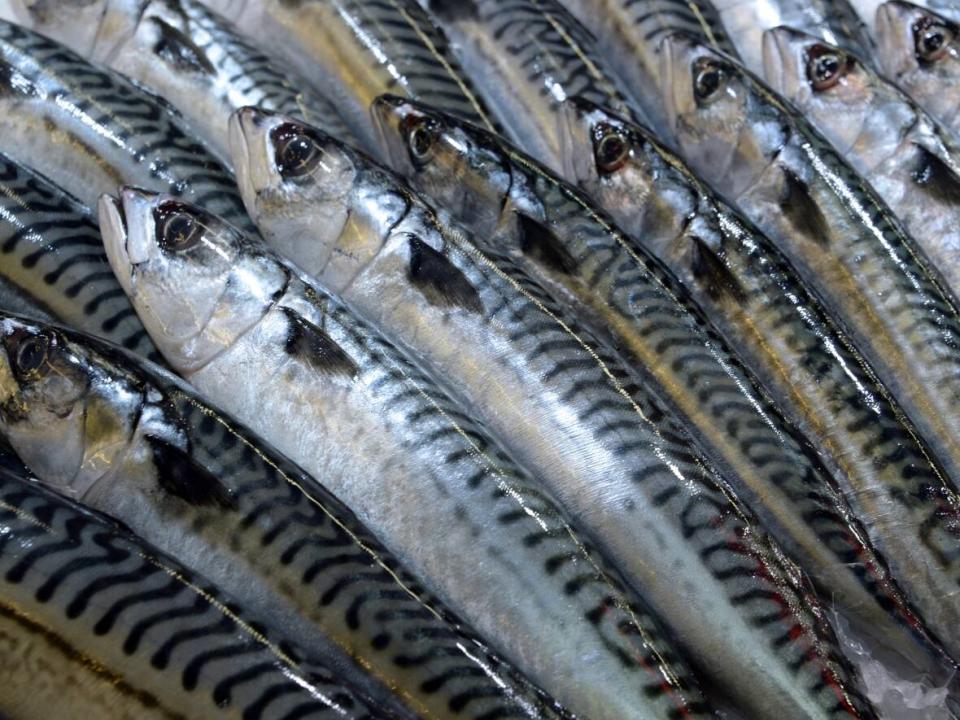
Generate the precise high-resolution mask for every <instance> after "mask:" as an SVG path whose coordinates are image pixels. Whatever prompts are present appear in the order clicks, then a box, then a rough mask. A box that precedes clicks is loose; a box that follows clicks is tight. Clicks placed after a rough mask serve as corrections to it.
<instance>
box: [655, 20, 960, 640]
mask: <svg viewBox="0 0 960 720" xmlns="http://www.w3.org/2000/svg"><path fill="white" fill-rule="evenodd" d="M665 57H666V58H667V59H668V62H667V64H666V66H665V73H668V74H669V75H668V77H669V78H670V81H671V82H670V87H671V92H670V94H669V96H668V98H667V99H666V102H667V105H668V107H670V108H671V110H672V112H673V114H674V117H675V118H676V122H675V123H674V127H675V137H676V139H677V141H678V144H679V146H680V147H681V150H682V154H683V155H684V157H685V159H686V160H687V162H689V163H690V165H691V166H692V167H694V168H695V169H696V170H697V171H698V172H700V173H701V174H702V176H703V177H704V178H705V179H706V180H707V181H708V182H711V183H712V184H713V185H714V187H717V188H720V189H721V190H722V192H723V193H724V195H725V196H726V198H727V199H728V200H730V201H732V202H735V203H737V204H738V205H739V206H740V208H741V209H742V210H743V211H744V212H745V213H746V215H747V216H748V217H749V218H750V219H751V220H752V221H753V222H754V223H756V225H757V226H758V227H759V228H760V229H761V230H762V231H763V232H765V234H767V236H768V237H771V238H772V239H773V241H774V242H775V243H776V244H777V246H778V247H779V248H780V250H781V251H782V252H783V253H784V254H785V255H787V257H788V258H789V259H790V261H791V263H792V264H793V266H794V267H795V268H796V269H797V271H798V272H799V273H800V275H801V277H803V278H804V279H805V280H806V281H807V283H808V284H809V285H810V287H811V288H812V289H814V290H815V292H816V293H817V295H818V296H819V297H820V298H821V299H822V300H823V302H824V305H825V306H826V307H827V308H828V309H829V311H830V312H831V313H832V314H833V315H834V317H835V318H837V319H838V320H839V321H840V324H841V327H843V329H844V330H845V331H846V332H847V334H848V336H849V337H850V338H851V340H852V341H853V343H854V345H855V346H856V347H857V348H859V349H860V350H861V352H862V353H863V355H864V356H865V357H866V358H867V359H868V361H869V362H870V363H871V366H872V367H873V368H874V370H875V371H876V373H877V375H878V377H879V378H880V380H881V381H882V382H883V383H884V385H885V386H886V387H887V388H888V390H890V392H891V394H892V395H893V396H894V397H895V398H896V400H897V401H898V403H899V404H900V406H901V407H902V408H903V410H904V411H905V412H906V413H907V415H908V417H909V418H910V419H911V421H912V422H913V423H914V424H915V425H916V426H917V428H918V429H919V430H920V431H921V434H922V436H923V438H924V439H925V440H926V441H927V444H928V447H929V448H930V450H931V451H932V452H933V453H935V455H936V458H937V460H939V461H940V463H941V464H942V466H943V467H944V468H945V469H946V471H947V474H948V476H949V477H951V478H956V477H960V473H958V470H957V468H958V464H957V459H958V458H960V454H958V453H957V448H956V447H955V445H956V443H955V438H956V437H957V435H956V432H955V430H956V428H958V427H960V424H958V421H960V418H958V417H957V415H956V409H957V408H956V404H955V401H954V397H957V396H960V318H958V315H957V312H956V308H955V305H954V301H953V298H952V297H951V296H950V294H949V293H947V292H945V291H944V290H943V289H942V288H941V286H940V284H939V282H938V280H937V279H936V278H935V277H934V276H933V274H932V273H931V272H930V271H929V270H928V268H927V265H926V261H925V259H924V258H923V255H922V253H921V252H920V251H919V250H918V248H917V247H916V246H915V244H914V242H913V240H912V239H911V238H910V237H909V236H907V235H906V234H905V233H904V232H903V230H902V227H901V226H900V224H899V223H898V221H897V220H896V219H895V217H894V216H893V213H892V212H891V211H890V210H889V208H887V207H886V205H885V204H884V203H883V202H882V201H881V200H880V199H879V197H878V196H877V195H876V194H875V193H874V191H873V190H872V189H871V188H870V187H869V185H867V184H866V183H865V182H864V181H863V180H862V179H861V178H860V176H859V175H857V174H856V172H855V171H854V170H853V169H852V168H851V167H850V166H849V165H848V164H847V163H846V162H845V161H844V160H843V159H842V158H841V157H840V156H839V155H838V154H837V153H836V151H835V150H834V149H833V148H832V147H831V146H830V145H829V144H828V143H827V142H826V141H825V140H824V139H823V138H822V136H820V135H819V134H818V133H817V132H816V131H815V130H813V128H811V127H810V126H809V125H807V123H806V122H805V121H804V120H803V118H802V117H801V116H800V115H799V114H798V113H797V112H796V111H795V110H794V109H792V108H791V107H790V106H789V105H787V104H786V103H784V102H783V101H782V100H780V99H779V98H778V97H777V96H776V95H774V94H773V93H772V92H771V91H770V90H769V89H767V88H766V87H765V86H764V85H763V84H762V82H761V81H759V80H758V79H756V78H755V77H753V76H752V75H750V74H749V73H747V72H745V71H742V70H741V69H739V68H738V67H736V66H735V65H733V64H732V63H731V62H730V61H729V60H727V59H725V58H722V57H720V56H718V55H716V54H714V53H713V52H712V51H711V50H709V49H708V48H706V47H704V46H701V45H698V44H696V43H694V42H692V41H690V40H688V39H686V38H670V39H668V41H667V44H666V46H665ZM694 86H696V87H697V88H699V89H700V93H701V98H700V100H699V101H698V100H697V99H696V98H695V90H694ZM953 502H954V501H953V500H952V499H949V503H948V505H949V506H950V509H949V511H950V512H953V511H954V510H953V508H954V507H955V506H954V505H953V504H952V503H953ZM956 540H957V536H956V532H955V531H952V532H951V533H950V534H949V536H948V537H942V538H938V539H937V541H936V544H939V543H944V546H943V548H944V551H945V552H946V553H947V554H948V555H951V554H952V552H951V551H950V550H949V548H950V547H951V546H952V545H953V544H954V543H955V542H956ZM951 597H953V596H951ZM958 609H960V608H953V607H952V604H948V603H943V605H942V606H941V613H940V614H939V615H938V616H933V617H930V616H928V617H926V618H925V619H926V620H927V622H928V623H929V625H930V627H931V629H932V630H933V632H934V634H936V635H937V636H938V637H939V638H940V639H941V641H942V642H943V643H944V644H945V646H946V647H947V648H948V650H950V652H951V655H952V656H954V657H956V656H957V649H958V647H960V645H958V641H960V638H958V637H956V635H955V629H956V627H957V625H956V623H955V622H953V620H952V619H951V618H953V616H954V615H955V613H956V612H957V610H958Z"/></svg>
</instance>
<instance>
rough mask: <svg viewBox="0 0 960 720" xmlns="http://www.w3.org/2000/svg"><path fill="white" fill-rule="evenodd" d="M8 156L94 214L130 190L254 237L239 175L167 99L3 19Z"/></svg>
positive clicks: (1, 146) (0, 58)
mask: <svg viewBox="0 0 960 720" xmlns="http://www.w3.org/2000/svg"><path fill="white" fill-rule="evenodd" d="M0 109H2V112H3V121H4V122H3V134H2V136H0V152H3V153H5V154H6V155H7V156H8V157H10V158H11V159H12V160H15V161H17V162H20V163H22V164H24V165H26V166H28V167H30V168H32V169H34V170H37V171H38V172H41V173H42V174H44V175H46V176H47V177H49V178H50V179H51V180H53V181H54V182H55V183H57V184H58V185H60V186H61V187H63V188H64V189H65V190H67V192H69V193H71V194H72V195H74V196H76V197H77V198H78V199H79V200H80V202H82V203H83V204H85V205H86V206H87V207H93V206H94V205H96V202H97V199H98V198H99V196H100V195H101V194H102V193H104V192H113V191H115V190H116V188H117V186H118V185H121V184H124V183H130V184H135V185H139V186H142V187H147V188H155V189H158V190H164V191H166V192H169V193H171V194H172V195H177V196H180V197H183V198H184V199H190V200H192V201H193V202H196V203H198V204H200V205H202V206H204V207H206V208H209V209H210V210H212V211H214V212H217V213H218V214H220V215H223V216H224V217H225V218H227V219H228V220H229V221H230V222H232V223H234V224H236V225H238V226H239V227H244V228H247V229H250V230H251V231H252V226H251V224H250V220H249V218H248V217H247V216H246V214H245V213H244V211H243V204H242V203H241V202H240V199H239V197H238V195H237V192H236V186H235V184H234V179H233V175H232V174H231V173H230V172H229V171H228V170H227V169H226V168H225V167H224V166H223V165H222V164H221V163H220V162H219V161H217V159H216V158H215V157H214V156H213V155H212V154H211V153H210V151H208V150H207V149H206V147H205V146H203V145H201V144H200V143H199V142H198V141H196V140H194V139H193V137H192V135H191V131H190V129H189V128H188V127H187V125H186V124H185V123H184V122H183V120H182V118H181V117H180V116H179V115H178V114H177V113H176V112H175V111H174V110H173V109H172V108H171V107H170V106H169V105H168V104H166V103H165V102H164V101H163V100H161V99H160V98H158V97H156V96H154V95H151V94H150V93H148V92H146V91H144V90H143V89H141V88H140V87H138V86H136V85H134V84H133V83H131V82H130V81H128V80H126V79H125V78H123V77H122V76H120V75H118V74H117V73H114V72H111V71H109V70H104V69H100V68H98V67H96V66H94V65H91V64H90V63H88V62H87V61H86V60H84V59H83V58H81V57H80V56H79V55H77V54H75V53H74V52H72V51H70V50H68V49H67V48H66V47H64V46H62V45H60V44H59V43H56V42H54V41H52V40H49V39H47V38H45V37H43V36H41V35H37V34H36V33H33V32H31V31H29V30H26V29H24V28H21V27H19V26H17V25H14V24H12V23H9V22H2V21H0Z"/></svg>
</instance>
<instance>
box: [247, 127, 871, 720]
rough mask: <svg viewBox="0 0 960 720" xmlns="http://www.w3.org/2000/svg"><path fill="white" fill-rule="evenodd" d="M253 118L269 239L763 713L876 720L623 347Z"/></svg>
mask: <svg viewBox="0 0 960 720" xmlns="http://www.w3.org/2000/svg"><path fill="white" fill-rule="evenodd" d="M235 117H236V120H235V122H234V124H233V126H232V131H233V132H232V135H231V144H232V146H233V147H234V157H235V163H236V165H237V167H238V169H239V168H243V169H242V170H240V175H239V177H240V180H241V187H242V188H243V192H244V197H245V199H246V200H247V202H248V207H249V209H250V211H251V212H252V213H253V216H254V217H256V219H257V222H258V224H259V226H260V227H261V231H262V232H263V233H264V237H265V239H267V242H269V243H271V244H273V245H275V246H276V247H277V248H278V249H279V250H280V251H281V252H282V253H284V254H286V255H288V256H292V257H293V259H294V260H295V261H296V262H298V263H300V264H301V267H304V268H305V269H306V270H307V271H308V272H311V273H313V274H315V275H316V276H317V277H318V278H319V279H320V280H321V282H322V283H324V285H325V286H327V287H328V288H329V289H330V291H331V292H336V293H338V294H340V295H341V296H342V298H343V300H344V301H345V302H347V303H348V304H349V305H350V306H351V307H352V308H354V309H355V310H356V311H357V312H358V313H360V314H361V315H363V316H364V317H365V318H367V319H368V320H369V321H370V322H371V323H373V324H375V325H376V326H377V327H378V328H380V330H381V331H382V332H383V333H384V334H386V335H388V336H389V337H391V338H392V339H395V341H396V342H397V343H398V344H401V345H402V346H403V347H404V348H405V349H406V350H407V351H408V352H410V353H411V354H412V355H413V356H414V357H415V358H417V360H418V362H420V363H421V364H422V365H423V366H424V367H425V368H427V369H428V370H429V371H430V372H431V373H432V374H433V375H434V377H437V378H442V379H443V381H444V382H445V383H446V385H447V387H448V389H449V390H450V391H451V392H452V393H453V394H455V396H456V397H457V398H458V399H459V400H460V401H461V402H463V403H464V404H466V405H468V406H469V408H470V411H471V413H473V414H474V416H475V417H476V418H477V419H478V420H479V421H481V422H483V423H484V424H485V425H486V426H487V427H488V428H489V429H490V430H491V432H493V433H495V434H496V435H497V436H498V437H499V438H500V439H501V441H502V442H503V443H504V444H505V445H506V447H507V448H508V450H509V452H511V454H513V455H514V457H515V458H516V459H517V461H518V462H519V463H520V464H521V465H524V466H526V467H529V468H531V470H532V471H533V472H534V473H535V474H536V476H537V477H539V478H541V479H542V481H543V482H544V483H546V484H547V485H548V486H549V487H550V488H551V490H552V491H553V492H554V493H555V494H556V495H557V497H558V499H559V500H560V501H561V502H562V503H564V505H565V506H566V507H567V509H568V510H569V511H570V512H571V513H573V514H574V516H575V518H576V522H577V524H578V525H579V526H580V527H583V528H584V529H585V530H586V531H587V532H590V533H591V534H592V535H593V536H594V537H595V538H596V539H597V540H598V542H599V543H600V544H601V545H602V547H603V548H604V549H605V550H606V552H607V553H609V555H610V556H611V558H612V559H613V560H614V561H615V562H616V563H617V564H618V566H619V567H620V569H621V570H622V571H623V572H624V574H625V575H626V577H627V579H628V581H630V582H631V584H632V585H633V586H634V588H636V589H637V591H638V592H640V593H641V594H642V595H644V597H645V598H646V599H647V601H648V602H649V603H650V604H651V605H652V606H653V607H654V609H655V610H656V611H657V612H658V613H659V614H660V615H661V617H662V618H663V620H664V621H665V622H666V623H667V624H668V625H669V626H670V627H671V629H672V630H673V632H674V633H675V634H676V635H677V638H678V640H679V641H680V642H681V643H682V644H683V647H684V648H685V649H686V650H687V652H689V653H691V656H692V657H693V658H694V659H695V661H696V663H697V665H698V667H699V668H700V669H701V670H702V671H703V672H705V673H707V674H709V675H712V678H711V679H712V680H714V681H716V682H715V683H714V684H716V685H717V686H718V687H720V688H722V692H726V693H732V694H734V695H735V696H736V699H737V701H738V703H739V704H740V705H741V706H742V707H749V708H750V712H751V715H752V716H753V717H764V716H766V714H767V713H768V712H769V708H771V707H777V708H778V711H779V712H780V713H783V714H786V715H792V716H794V717H811V716H812V717H845V716H852V717H872V715H873V711H872V710H871V709H870V707H869V705H868V704H866V703H865V702H863V701H862V700H861V699H860V697H859V695H858V693H857V691H856V690H855V689H854V687H853V685H852V684H851V683H852V680H851V678H850V676H849V675H848V670H847V669H846V668H845V665H844V663H843V661H842V660H840V659H839V657H840V656H839V651H838V650H835V649H834V646H833V640H832V639H831V630H830V628H829V625H828V623H827V622H826V618H825V617H824V616H823V615H822V614H821V613H820V610H819V608H820V606H819V603H818V601H817V600H816V598H815V596H813V595H812V594H811V593H810V592H809V589H808V588H807V587H806V585H805V581H804V580H803V576H802V573H800V571H799V570H798V569H797V568H796V566H795V565H793V563H792V562H791V561H790V560H789V559H788V558H787V557H786V556H785V555H784V553H783V552H782V551H781V550H779V548H778V547H777V546H776V545H774V544H773V543H772V542H771V541H769V539H768V538H767V537H766V535H765V533H764V531H763V530H762V529H761V528H760V527H759V526H758V525H757V523H756V521H755V520H754V518H753V516H752V515H751V514H750V512H749V511H747V510H746V509H745V508H744V507H743V505H742V504H741V503H740V502H739V500H738V499H737V498H736V496H735V494H734V493H733V492H732V491H731V490H730V488H729V487H728V486H727V485H726V484H725V483H723V482H722V481H720V480H718V479H717V477H716V476H715V474H714V473H713V472H712V471H711V470H710V468H708V467H707V466H706V465H705V464H704V463H703V462H702V461H701V460H700V459H699V456H698V455H697V453H696V451H695V450H694V449H693V448H692V447H691V446H690V445H689V444H688V438H687V436H686V434H685V432H684V430H683V429H682V428H679V427H678V426H677V425H676V423H674V422H672V421H671V420H670V417H669V416H668V415H667V413H666V412H665V411H664V409H663V408H661V407H660V405H659V404H658V403H657V402H656V401H655V400H654V399H653V398H652V397H651V396H650V395H649V394H648V393H647V392H646V391H645V390H644V389H643V388H641V387H639V386H638V385H637V384H636V383H634V382H633V380H632V376H631V373H630V372H629V371H628V370H627V369H626V368H625V367H624V366H623V364H622V363H621V361H620V360H619V359H618V358H617V357H616V356H615V355H613V354H612V353H610V352H609V351H608V350H607V349H606V348H605V347H604V346H603V345H600V344H597V343H596V342H594V341H593V340H592V338H591V337H590V336H589V335H587V334H585V333H584V332H583V331H582V330H580V329H579V327H578V323H577V321H576V320H575V319H573V318H572V317H571V316H570V315H568V314H566V313H565V312H564V311H563V310H562V309H561V308H559V307H558V306H557V305H556V304H555V303H554V302H553V301H552V300H551V299H550V298H549V297H548V295H547V294H546V293H545V292H544V291H543V290H542V289H541V288H539V287H538V286H537V285H536V284H535V283H534V282H533V281H532V280H530V279H529V278H528V277H527V276H526V275H525V274H524V273H523V272H522V271H521V270H520V269H519V268H518V267H517V266H516V265H515V264H514V263H512V262H511V261H510V259H509V258H508V257H507V255H506V254H503V253H501V254H497V253H495V252H493V251H491V250H490V249H488V248H483V249H481V248H480V247H478V246H477V245H476V244H474V243H473V241H472V240H471V239H470V236H469V235H468V234H467V233H466V231H464V230H463V229H462V228H458V227H457V226H454V225H449V224H447V223H444V222H441V221H440V219H439V218H438V217H437V215H436V214H435V213H434V211H433V210H432V209H431V208H430V206H428V205H426V204H425V203H424V202H423V201H422V200H420V199H419V197H418V196H417V195H415V194H414V193H413V192H412V191H411V190H410V189H409V188H408V187H407V186H406V185H405V184H404V183H402V182H401V181H400V180H399V179H398V178H397V177H396V176H394V175H393V174H391V173H389V172H388V171H386V170H385V169H383V168H381V167H379V166H377V165H376V164H374V163H372V162H371V161H370V160H369V159H368V158H366V157H365V156H363V155H361V154H360V153H357V152H355V151H352V150H351V149H350V148H348V147H346V146H343V145H342V144H338V143H336V141H335V140H333V139H332V138H329V137H326V136H322V135H321V134H320V133H319V132H318V131H317V130H315V129H312V128H307V127H304V126H302V125H300V124H297V123H293V122H292V121H290V120H289V119H285V118H277V117H269V116H265V115H263V114H262V113H256V112H255V111H243V112H241V113H240V114H239V115H238V116H235ZM291 143H293V144H291ZM289 148H296V153H298V154H299V153H301V151H302V153H303V154H304V157H305V158H307V159H306V161H305V162H304V163H303V164H302V167H301V166H300V165H299V164H292V163H293V158H292V157H289ZM757 583H759V585H758V584H757ZM681 596H682V597H683V598H684V601H683V602H678V598H679V597H681ZM787 597H790V598H792V599H790V600H787V599H786V598H787ZM747 598H753V599H755V600H757V601H759V602H758V604H754V603H753V600H747ZM774 598H778V599H777V600H773V599H774ZM770 600H773V604H772V605H771V604H768V601H770ZM784 613H786V614H784ZM808 613H809V614H808ZM787 616H790V618H791V619H789V620H787V619H786V617H787ZM781 623H786V624H785V625H784V624H781ZM788 628H794V630H795V631H797V632H798V633H799V635H794V634H793V632H792V631H790V630H788ZM718 629H722V630H720V631H719V632H718ZM733 648H736V651H734V650H733ZM720 657H723V658H725V661H724V662H718V661H716V660H717V659H718V658H720ZM734 657H737V658H739V659H740V660H741V661H742V663H743V664H739V663H738V664H734V663H733V662H732V658H734ZM787 658H792V661H791V660H787ZM711 660H713V662H711ZM791 662H793V663H794V665H793V669H788V666H789V664H790V663H791ZM759 667H763V668H764V671H763V673H762V675H761V676H753V675H750V680H748V681H746V682H744V683H740V682H738V680H737V678H744V674H745V673H746V672H751V671H750V670H747V668H759ZM827 677H829V678H831V679H830V680H829V681H826V684H824V679H825V678H827ZM761 683H762V687H760V685H761Z"/></svg>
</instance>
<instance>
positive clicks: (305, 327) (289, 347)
mask: <svg viewBox="0 0 960 720" xmlns="http://www.w3.org/2000/svg"><path fill="white" fill-rule="evenodd" d="M283 313H284V315H286V316H287V320H289V321H290V332H289V334H288V335H287V344H286V345H285V348H284V349H285V350H286V351H287V354H288V355H291V356H293V357H297V358H299V359H300V360H302V361H304V362H305V363H308V364H309V365H310V366H311V367H313V368H314V369H316V370H318V371H319V372H322V373H326V374H329V375H346V376H347V377H354V376H355V375H356V374H357V366H356V364H355V363H354V362H353V360H352V359H351V358H350V356H349V355H347V353H346V352H344V350H343V348H341V347H340V346H339V345H337V343H336V342H335V341H334V340H333V338H331V337H330V336H329V335H327V333H325V332H324V331H323V330H321V329H320V328H319V327H317V326H316V325H314V324H313V323H312V322H310V321H309V320H307V319H306V318H305V317H303V315H301V314H300V313H298V312H296V311H295V310H291V309H290V308H283Z"/></svg>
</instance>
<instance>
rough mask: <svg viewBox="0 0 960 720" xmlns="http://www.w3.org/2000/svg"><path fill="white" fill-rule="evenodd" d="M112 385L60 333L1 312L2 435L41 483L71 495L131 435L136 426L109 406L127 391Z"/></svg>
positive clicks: (77, 495)
mask: <svg viewBox="0 0 960 720" xmlns="http://www.w3.org/2000/svg"><path fill="white" fill-rule="evenodd" d="M111 385H112V384H111V383H110V382H109V381H108V380H107V379H105V378H104V377H103V376H102V374H101V373H100V372H99V369H98V367H97V366H96V364H95V363H93V362H91V359H90V357H89V355H88V354H87V352H86V349H85V348H84V347H82V346H80V345H79V344H77V343H74V342H71V340H70V339H68V337H67V336H66V335H65V333H63V332H62V331H60V330H59V329H57V328H55V327H53V326H50V325H46V324H43V323H38V322H33V321H30V320H25V319H22V318H19V317H16V316H12V315H6V314H0V433H2V434H3V435H4V437H5V438H6V439H7V441H8V442H9V444H10V446H11V447H12V448H13V449H14V450H15V451H16V453H17V454H18V455H19V456H20V457H21V458H22V459H23V461H24V462H25V463H26V464H27V465H28V466H29V467H30V468H31V469H32V470H33V472H34V473H36V474H37V476H38V477H39V478H41V479H42V480H43V481H44V482H45V483H47V484H49V485H51V486H53V487H55V488H56V489H57V490H59V491H61V492H63V493H65V494H68V495H70V496H72V497H75V498H81V497H82V496H83V494H84V492H85V491H86V489H87V488H88V487H89V486H90V485H91V484H92V483H93V482H95V481H96V480H97V479H98V478H99V477H100V476H101V475H102V474H103V473H104V472H105V471H106V467H105V463H107V462H109V461H110V460H112V459H113V458H114V457H115V452H114V451H115V450H117V449H118V448H120V447H121V446H122V443H123V439H124V438H126V437H128V431H129V423H127V422H126V421H125V419H124V418H122V417H119V416H117V415H116V414H115V413H114V412H113V405H111V404H110V403H109V402H104V399H105V398H106V397H110V396H113V395H116V394H120V395H122V394H123V392H122V389H121V388H119V387H112V386H111ZM118 443H119V444H118ZM91 451H93V452H91Z"/></svg>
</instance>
